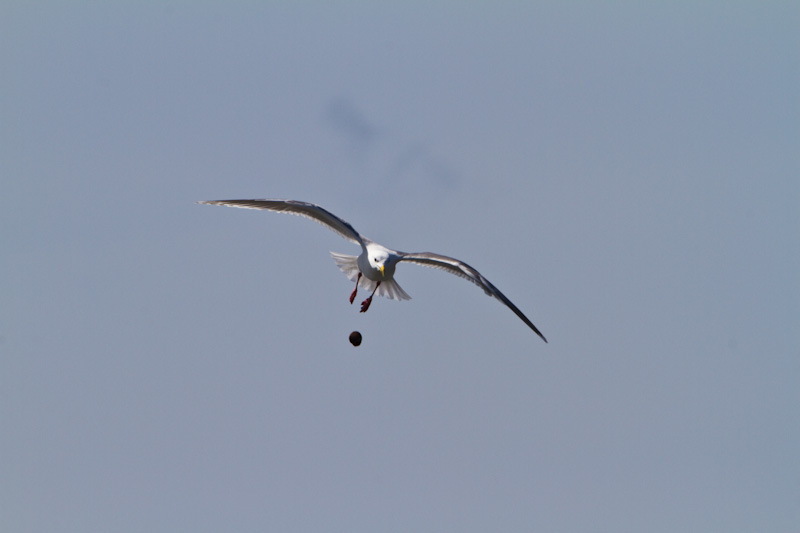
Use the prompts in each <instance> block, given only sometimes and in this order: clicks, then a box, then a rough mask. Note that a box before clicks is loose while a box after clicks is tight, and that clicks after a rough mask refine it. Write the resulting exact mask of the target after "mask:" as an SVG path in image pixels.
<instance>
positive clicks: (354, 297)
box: [350, 272, 369, 307]
mask: <svg viewBox="0 0 800 533" xmlns="http://www.w3.org/2000/svg"><path fill="white" fill-rule="evenodd" d="M360 279H361V272H359V273H358V277H357V278H356V288H355V289H353V292H351V293H350V304H351V305H352V303H353V300H355V299H356V293H357V292H358V281H359V280H360ZM367 307H369V306H367Z"/></svg>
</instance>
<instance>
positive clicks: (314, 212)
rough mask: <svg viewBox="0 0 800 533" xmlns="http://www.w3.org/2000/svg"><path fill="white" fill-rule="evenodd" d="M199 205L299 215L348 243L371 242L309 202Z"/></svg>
mask: <svg viewBox="0 0 800 533" xmlns="http://www.w3.org/2000/svg"><path fill="white" fill-rule="evenodd" d="M197 203H198V204H209V205H227V206H230V207H243V208H245V209H266V210H268V211H275V212H278V213H289V214H291V215H299V216H301V217H306V218H310V219H311V220H314V221H316V222H319V223H320V224H322V225H324V226H327V227H328V228H330V229H331V230H333V231H335V232H336V233H338V234H339V235H341V236H342V237H344V238H345V239H347V240H348V241H351V242H354V243H356V244H358V245H360V246H364V244H365V243H367V242H370V240H369V239H367V238H366V237H364V236H363V235H361V234H360V233H359V232H357V231H356V230H355V229H354V228H353V226H351V225H350V223H349V222H347V221H346V220H344V219H341V218H339V217H337V216H336V215H334V214H333V213H331V212H330V211H328V210H327V209H325V208H323V207H320V206H318V205H316V204H310V203H308V202H299V201H297V200H209V201H205V202H197Z"/></svg>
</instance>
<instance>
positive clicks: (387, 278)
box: [197, 200, 547, 342]
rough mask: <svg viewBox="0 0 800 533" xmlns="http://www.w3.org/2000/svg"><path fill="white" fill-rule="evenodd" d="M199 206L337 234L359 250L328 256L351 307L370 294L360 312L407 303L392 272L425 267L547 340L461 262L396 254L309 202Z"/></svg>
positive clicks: (232, 202) (419, 254)
mask: <svg viewBox="0 0 800 533" xmlns="http://www.w3.org/2000/svg"><path fill="white" fill-rule="evenodd" d="M197 203H198V204H208V205H227V206H230V207H241V208H245V209H266V210H268V211H275V212H278V213H289V214H291V215H299V216H302V217H306V218H310V219H311V220H314V221H316V222H318V223H320V224H322V225H324V226H327V227H328V228H329V229H331V230H333V231H334V232H336V233H338V234H339V235H341V236H342V237H344V238H345V239H347V240H348V241H350V242H352V243H354V244H358V245H359V246H361V254H360V255H359V256H358V257H356V256H354V255H345V254H339V253H336V252H331V256H333V260H334V261H335V262H336V265H337V266H338V267H339V269H340V270H341V271H342V272H344V274H345V276H347V277H348V278H349V279H350V281H353V282H355V284H356V286H355V288H354V289H353V292H352V293H351V294H350V303H351V304H352V303H353V301H354V300H355V299H356V294H357V292H358V287H359V286H360V287H361V288H362V289H364V290H366V291H372V292H371V294H370V295H369V297H368V298H367V299H366V300H364V301H363V302H361V312H362V313H365V312H366V311H367V309H369V306H370V304H371V303H372V297H373V296H375V294H378V295H379V296H383V297H385V298H390V299H392V300H410V299H411V297H410V296H409V295H408V294H406V291H404V290H403V289H402V288H401V287H400V285H398V284H397V282H396V281H395V279H394V271H395V267H396V266H397V263H400V262H406V263H415V264H417V265H422V266H426V267H432V268H438V269H441V270H444V271H446V272H450V273H451V274H455V275H456V276H460V277H462V278H465V279H467V280H468V281H471V282H472V283H474V284H475V285H477V286H478V287H480V288H481V289H483V292H485V293H486V294H487V295H488V296H491V297H493V298H496V299H498V300H500V301H501V302H502V303H503V304H505V305H506V307H508V308H509V309H511V310H512V311H514V313H515V314H516V315H517V316H518V317H519V318H520V319H522V321H523V322H525V323H526V324H527V325H528V327H530V328H531V329H532V330H533V331H534V332H535V333H536V334H537V335H539V336H540V337H541V338H542V340H543V341H544V342H547V339H545V338H544V335H542V333H541V332H540V331H539V330H538V329H536V326H534V325H533V322H531V321H530V320H528V317H526V316H525V315H524V314H522V311H520V310H519V309H518V308H517V306H516V305H514V304H513V303H511V300H509V299H508V298H506V296H505V295H504V294H503V293H502V292H500V291H499V290H498V289H497V287H495V286H494V285H492V283H491V282H490V281H489V280H488V279H486V278H485V277H483V275H481V273H480V272H478V271H477V270H475V269H474V268H472V267H471V266H469V265H468V264H466V263H465V262H463V261H459V260H458V259H453V258H452V257H447V256H446V255H440V254H434V253H431V252H417V253H406V252H398V251H397V250H392V249H390V248H386V247H385V246H381V245H380V244H378V243H376V242H374V241H372V240H370V239H368V238H367V237H365V236H363V235H361V234H360V233H359V232H357V231H356V230H355V229H354V228H353V226H351V225H350V224H349V223H348V222H347V221H345V220H344V219H342V218H339V217H337V216H336V215H334V214H333V213H331V212H330V211H328V210H327V209H325V208H323V207H320V206H318V205H315V204H311V203H308V202H300V201H297V200H209V201H205V202H197Z"/></svg>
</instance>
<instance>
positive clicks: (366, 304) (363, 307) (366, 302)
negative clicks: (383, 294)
mask: <svg viewBox="0 0 800 533" xmlns="http://www.w3.org/2000/svg"><path fill="white" fill-rule="evenodd" d="M380 286H381V282H380V281H379V282H378V284H377V285H375V290H374V291H372V294H370V295H369V298H367V299H366V300H364V301H363V302H361V312H362V313H366V312H367V309H369V304H371V303H372V297H373V296H375V293H376V292H377V291H378V287H380Z"/></svg>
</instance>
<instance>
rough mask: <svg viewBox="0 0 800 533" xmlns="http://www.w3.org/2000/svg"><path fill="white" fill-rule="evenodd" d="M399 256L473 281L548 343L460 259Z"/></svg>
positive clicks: (487, 282) (423, 255) (425, 254)
mask: <svg viewBox="0 0 800 533" xmlns="http://www.w3.org/2000/svg"><path fill="white" fill-rule="evenodd" d="M397 255H399V256H400V261H407V262H409V263H416V264H418V265H422V266H427V267H432V268H439V269H441V270H445V271H447V272H450V273H451V274H455V275H456V276H460V277H462V278H464V279H467V280H469V281H471V282H472V283H474V284H475V285H477V286H478V287H480V288H481V289H483V292H485V293H486V294H487V295H489V296H492V297H494V298H497V299H498V300H500V301H501V302H503V303H504V304H505V305H506V306H507V307H508V308H509V309H511V310H512V311H514V313H515V314H516V315H517V316H518V317H520V318H521V319H522V321H523V322H525V323H526V324H527V325H528V327H530V328H531V329H532V330H533V331H534V332H535V333H536V334H537V335H539V336H540V337H541V338H542V340H543V341H544V342H547V339H545V338H544V335H542V332H540V331H539V330H538V329H537V328H536V326H534V325H533V322H531V321H530V320H528V317H526V316H525V315H524V314H522V311H520V310H519V309H518V308H517V306H516V305H514V304H513V303H511V300H509V299H508V298H506V296H505V295H504V294H503V293H502V292H500V291H499V290H498V288H497V287H495V286H494V285H492V283H491V282H490V281H489V280H488V279H486V278H484V277H483V275H482V274H481V273H480V272H478V271H477V270H475V269H474V268H472V267H471V266H469V265H468V264H466V263H465V262H463V261H459V260H458V259H453V258H452V257H447V256H446V255H439V254H434V253H431V252H419V253H405V252H397Z"/></svg>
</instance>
